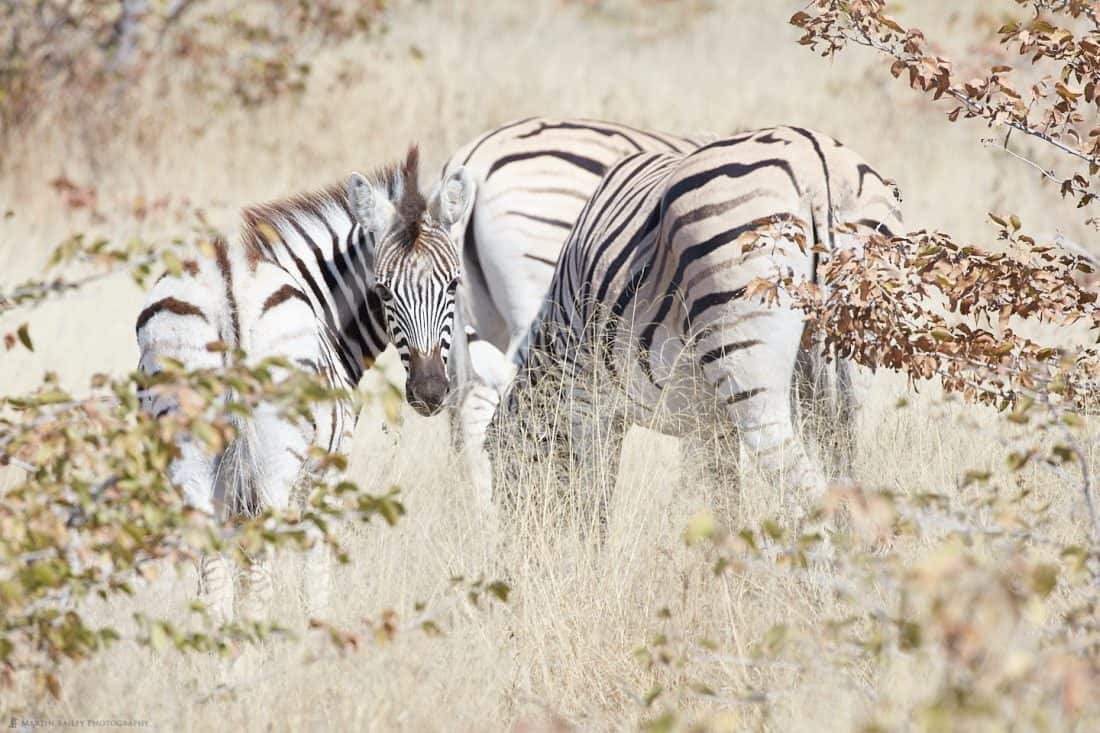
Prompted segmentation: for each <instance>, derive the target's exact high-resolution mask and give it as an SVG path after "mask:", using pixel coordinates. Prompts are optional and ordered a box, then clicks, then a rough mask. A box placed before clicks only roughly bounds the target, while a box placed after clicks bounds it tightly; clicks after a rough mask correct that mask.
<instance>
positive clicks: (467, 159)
mask: <svg viewBox="0 0 1100 733" xmlns="http://www.w3.org/2000/svg"><path fill="white" fill-rule="evenodd" d="M713 137H714V136H697V137H685V136H680V135H670V134H665V133H659V132H649V131H645V130H639V129H636V128H632V127H629V126H626V125H619V124H616V123H612V122H601V121H598V120H583V119H556V118H548V117H532V118H528V119H524V120H518V121H515V122H511V123H507V124H504V125H501V126H500V127H498V128H496V129H494V130H491V131H489V132H487V133H485V134H483V135H481V136H480V137H478V138H477V139H475V140H473V141H471V142H470V143H469V144H467V145H466V146H464V147H463V148H461V149H459V150H458V151H457V152H456V153H455V154H454V155H452V156H451V158H450V160H449V161H448V163H447V164H446V165H445V166H444V176H446V175H447V173H448V172H450V171H452V170H455V169H456V168H458V167H464V168H465V169H466V170H467V171H468V172H469V173H470V175H471V176H472V177H473V178H474V180H475V181H476V184H477V199H476V203H475V206H474V208H473V210H472V215H471V216H470V217H469V219H468V221H466V222H465V223H464V226H463V227H462V230H461V235H462V255H463V266H464V267H463V269H464V274H465V277H464V283H463V288H462V291H461V292H462V299H463V301H464V302H466V303H468V304H469V308H470V311H471V318H472V321H473V322H474V323H475V324H476V325H477V332H478V336H479V337H480V338H482V339H485V340H487V341H489V342H490V343H491V344H492V345H493V346H495V347H496V348H498V349H500V350H502V351H508V350H509V348H510V347H512V348H514V347H515V346H516V345H517V344H518V343H519V342H520V341H521V340H522V339H523V337H524V336H525V335H526V334H527V330H528V328H529V327H530V324H531V321H532V320H534V318H535V316H536V315H537V314H538V311H539V308H540V307H541V305H542V298H543V295H545V293H546V289H547V287H548V286H549V285H550V278H551V277H552V276H553V273H554V266H555V265H556V264H557V261H558V256H559V254H560V253H561V248H562V245H563V244H564V243H565V240H566V238H567V237H568V236H569V232H570V230H571V229H572V228H573V224H574V223H575V222H576V220H577V217H578V215H579V214H580V212H581V209H582V208H583V207H584V204H585V202H586V201H588V199H589V197H590V196H591V195H592V192H593V191H594V190H595V189H596V186H597V185H598V184H599V182H600V179H601V178H602V177H603V174H604V173H605V172H606V171H607V169H608V168H609V167H610V166H611V165H612V164H613V163H615V162H616V161H618V160H620V159H622V158H624V157H626V156H628V155H632V154H634V153H639V152H647V151H648V152H669V153H683V152H689V151H691V150H694V149H695V148H696V147H697V146H698V145H699V144H700V143H702V142H705V141H707V140H710V139H713Z"/></svg>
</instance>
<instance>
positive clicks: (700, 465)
mask: <svg viewBox="0 0 1100 733" xmlns="http://www.w3.org/2000/svg"><path fill="white" fill-rule="evenodd" d="M723 423H725V424H722V423H718V424H715V423H713V422H711V421H707V423H705V424H704V425H701V426H700V427H699V428H698V429H697V430H696V431H695V432H693V433H691V434H690V435H688V436H687V437H685V438H684V440H683V441H681V447H680V449H681V451H682V456H683V457H682V459H681V465H682V466H683V467H684V468H683V470H682V471H681V473H682V474H683V475H684V476H685V478H686V477H687V476H691V477H692V478H700V479H701V483H702V487H703V492H704V495H705V500H706V503H707V505H708V506H710V507H712V508H713V510H714V512H715V514H716V515H717V516H718V517H719V518H720V519H721V520H722V521H723V522H724V523H725V524H726V525H727V526H731V527H732V526H734V524H735V522H736V520H737V516H738V512H737V501H738V498H739V492H740V488H741V444H740V439H739V437H738V435H737V431H736V430H731V429H730V427H729V424H728V422H726V421H725V420H723ZM681 480H683V479H681Z"/></svg>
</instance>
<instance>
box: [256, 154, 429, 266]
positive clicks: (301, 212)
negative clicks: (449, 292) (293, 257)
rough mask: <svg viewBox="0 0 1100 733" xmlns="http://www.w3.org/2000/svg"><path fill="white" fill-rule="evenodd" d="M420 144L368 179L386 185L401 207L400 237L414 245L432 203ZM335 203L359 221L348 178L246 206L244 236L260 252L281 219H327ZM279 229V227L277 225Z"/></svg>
mask: <svg viewBox="0 0 1100 733" xmlns="http://www.w3.org/2000/svg"><path fill="white" fill-rule="evenodd" d="M419 169H420V148H419V147H418V146H416V145H413V146H411V147H410V148H409V152H408V154H407V155H406V157H405V160H404V162H402V163H391V164H389V165H386V166H383V167H381V168H378V169H376V170H375V171H374V172H373V173H371V174H370V175H369V176H368V179H369V180H370V181H371V182H372V183H374V184H375V185H376V186H378V187H379V188H384V189H385V191H386V195H387V197H388V198H389V199H390V201H392V202H393V204H394V207H395V208H396V210H397V223H396V226H399V227H401V228H402V231H401V236H400V237H399V239H400V240H401V241H402V242H405V243H406V244H407V245H408V246H413V245H415V243H416V242H417V240H418V239H419V238H420V224H421V220H422V219H423V217H424V212H425V211H426V210H427V208H428V203H427V201H426V200H425V199H424V195H423V194H422V193H420V186H419ZM333 207H335V208H338V209H341V210H343V211H344V212H346V214H347V216H348V218H350V219H351V220H352V221H355V215H354V213H353V212H352V210H351V204H350V202H349V201H348V190H347V182H346V181H340V182H339V183H333V184H331V185H329V186H326V187H324V188H321V189H318V190H315V191H308V192H306V193H300V194H296V195H294V196H289V197H287V198H284V199H277V200H275V201H269V202H266V203H262V204H253V205H251V206H247V207H245V209H244V211H243V212H242V218H243V220H244V222H243V232H242V235H243V236H242V239H243V241H244V243H245V247H246V249H247V251H248V252H250V253H252V254H253V255H255V256H258V255H259V253H260V252H262V251H263V249H262V244H263V242H264V241H266V240H267V239H268V237H267V236H265V230H267V229H270V228H273V227H275V225H276V222H279V221H293V220H296V219H299V218H301V217H303V216H306V217H312V218H317V219H325V216H326V211H328V210H331V209H332V208H333ZM275 228H276V230H277V227H275Z"/></svg>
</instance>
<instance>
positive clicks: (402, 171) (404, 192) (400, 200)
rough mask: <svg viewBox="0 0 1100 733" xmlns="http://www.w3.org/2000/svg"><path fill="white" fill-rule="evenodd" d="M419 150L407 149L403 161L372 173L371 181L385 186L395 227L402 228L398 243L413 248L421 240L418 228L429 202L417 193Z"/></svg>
mask: <svg viewBox="0 0 1100 733" xmlns="http://www.w3.org/2000/svg"><path fill="white" fill-rule="evenodd" d="M419 178H420V147H419V146H417V145H411V146H409V152H408V154H407V155H406V156H405V161H404V162H403V163H400V164H394V165H389V166H386V167H385V168H382V169H380V170H378V171H375V173H374V174H373V175H371V176H370V179H371V180H372V181H373V182H374V183H375V184H376V185H378V186H385V188H386V192H387V193H388V195H389V198H390V201H392V202H393V205H394V208H396V209H397V222H396V226H397V227H400V228H401V231H400V236H399V240H400V241H401V242H403V243H404V244H405V246H407V247H413V246H415V245H416V243H417V242H418V241H419V240H420V224H421V222H422V221H423V219H424V212H425V211H427V209H428V202H427V201H425V200H424V195H423V194H422V193H420V182H419Z"/></svg>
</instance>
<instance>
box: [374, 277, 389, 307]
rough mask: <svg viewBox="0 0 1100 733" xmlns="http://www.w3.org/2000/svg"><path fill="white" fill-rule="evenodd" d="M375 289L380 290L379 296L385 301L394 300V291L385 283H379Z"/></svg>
mask: <svg viewBox="0 0 1100 733" xmlns="http://www.w3.org/2000/svg"><path fill="white" fill-rule="evenodd" d="M374 289H375V290H377V291H378V297H380V298H381V299H382V301H383V302H385V303H388V302H390V301H391V300H393V291H392V290H390V289H389V287H387V286H386V284H385V283H381V282H380V283H377V284H376V285H375V286H374Z"/></svg>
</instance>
